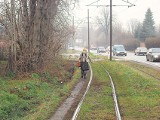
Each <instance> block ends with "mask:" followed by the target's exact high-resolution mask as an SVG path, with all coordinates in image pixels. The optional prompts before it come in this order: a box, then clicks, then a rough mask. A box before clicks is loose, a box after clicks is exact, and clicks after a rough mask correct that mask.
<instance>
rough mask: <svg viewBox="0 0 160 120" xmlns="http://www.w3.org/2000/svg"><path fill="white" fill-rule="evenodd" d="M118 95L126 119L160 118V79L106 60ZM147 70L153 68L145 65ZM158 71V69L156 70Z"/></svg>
mask: <svg viewBox="0 0 160 120" xmlns="http://www.w3.org/2000/svg"><path fill="white" fill-rule="evenodd" d="M103 64H104V65H105V66H106V68H107V69H108V70H109V72H110V74H111V76H112V78H113V80H114V83H115V86H116V91H117V95H118V102H119V105H120V112H121V115H122V118H123V119H124V120H158V119H160V81H159V80H157V79H155V78H153V77H151V76H148V75H147V74H145V73H143V72H141V71H139V70H137V69H135V68H134V67H133V66H137V64H136V63H135V64H134V63H132V67H131V66H128V65H126V64H122V63H118V62H115V61H113V62H104V63H103ZM143 69H145V71H151V70H153V69H152V68H149V67H144V66H143ZM154 72H155V73H156V72H157V70H154Z"/></svg>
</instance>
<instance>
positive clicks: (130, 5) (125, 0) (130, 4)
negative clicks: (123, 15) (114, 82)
mask: <svg viewBox="0 0 160 120" xmlns="http://www.w3.org/2000/svg"><path fill="white" fill-rule="evenodd" d="M98 1H100V0H98ZM98 1H95V2H92V3H90V4H88V5H86V6H96V7H110V61H111V60H112V7H116V6H128V8H129V7H132V6H135V4H133V3H130V2H129V1H128V0H122V1H123V2H125V3H127V4H129V5H113V4H112V0H110V4H109V5H98V4H97V5H93V4H94V3H96V2H97V3H98ZM88 14H89V13H88ZM88 19H89V18H88ZM88 21H89V20H88ZM88 24H89V23H88ZM88 29H89V28H88ZM88 31H89V30H88ZM88 34H89V32H88ZM88 41H89V38H88ZM88 46H89V45H88ZM120 119H121V118H120Z"/></svg>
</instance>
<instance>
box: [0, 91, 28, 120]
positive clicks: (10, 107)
mask: <svg viewBox="0 0 160 120" xmlns="http://www.w3.org/2000/svg"><path fill="white" fill-rule="evenodd" d="M0 94H1V97H0V101H1V104H0V118H1V120H10V119H11V120H14V119H15V120H16V118H17V117H20V116H23V115H24V114H26V112H27V111H28V110H29V104H28V103H27V102H26V101H24V100H23V99H20V98H19V97H18V96H17V95H15V94H10V93H7V92H1V93H0Z"/></svg>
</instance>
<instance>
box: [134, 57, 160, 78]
mask: <svg viewBox="0 0 160 120" xmlns="http://www.w3.org/2000/svg"><path fill="white" fill-rule="evenodd" d="M132 61H133V62H135V63H139V64H141V65H144V64H146V63H142V62H139V61H135V60H132ZM146 65H148V66H149V67H157V66H154V65H152V64H146ZM134 68H135V69H137V70H139V71H141V72H143V73H145V74H146V75H149V76H151V77H153V78H155V79H157V80H160V78H158V77H155V76H154V75H151V74H149V73H147V72H145V71H143V70H141V69H139V68H137V67H134ZM158 69H159V67H158Z"/></svg>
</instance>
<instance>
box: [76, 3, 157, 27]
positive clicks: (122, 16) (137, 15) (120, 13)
mask: <svg viewBox="0 0 160 120" xmlns="http://www.w3.org/2000/svg"><path fill="white" fill-rule="evenodd" d="M79 1H80V8H79V10H77V12H76V15H75V16H77V18H78V19H80V18H82V19H85V18H86V17H87V9H88V8H89V9H90V16H91V17H95V16H98V13H97V11H98V10H99V7H98V8H97V7H92V6H90V7H87V6H86V5H89V4H91V3H93V4H92V5H109V3H110V0H99V1H98V0H79ZM96 1H98V2H96ZM125 1H127V0H125ZM128 1H129V2H130V3H133V4H135V6H133V7H129V8H128V7H126V6H121V7H120V6H116V7H113V15H115V16H116V19H117V20H118V21H120V22H121V23H122V25H123V26H127V24H128V22H129V21H130V20H131V19H137V20H138V21H140V22H143V20H144V17H145V13H146V11H147V9H148V8H150V9H151V11H152V13H153V18H154V21H155V25H160V7H159V5H160V0H128ZM94 2H95V3H94ZM112 3H113V5H130V4H127V3H125V2H123V1H122V0H112Z"/></svg>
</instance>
